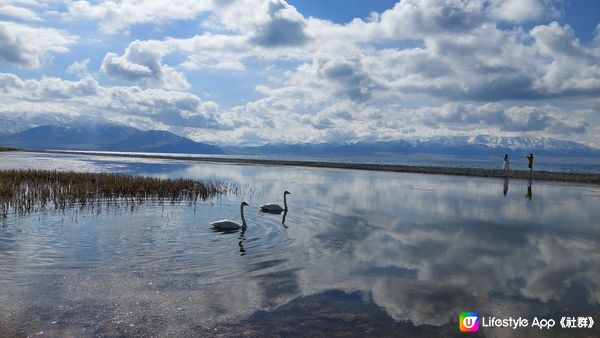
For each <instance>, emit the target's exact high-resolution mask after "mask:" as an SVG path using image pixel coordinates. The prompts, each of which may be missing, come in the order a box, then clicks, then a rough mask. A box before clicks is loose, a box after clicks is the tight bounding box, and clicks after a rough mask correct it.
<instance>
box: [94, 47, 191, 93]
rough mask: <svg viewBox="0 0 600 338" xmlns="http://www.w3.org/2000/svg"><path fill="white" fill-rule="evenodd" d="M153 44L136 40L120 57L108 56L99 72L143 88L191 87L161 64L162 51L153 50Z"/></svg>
mask: <svg viewBox="0 0 600 338" xmlns="http://www.w3.org/2000/svg"><path fill="white" fill-rule="evenodd" d="M155 45H156V44H152V43H142V42H140V41H137V40H136V41H134V42H132V43H131V44H130V45H129V47H127V49H126V50H125V53H124V54H123V56H118V55H116V54H114V53H107V54H106V56H105V57H104V60H103V61H102V66H101V70H102V71H103V72H104V73H106V74H107V75H109V76H111V77H115V78H119V79H122V80H126V81H133V82H137V83H140V84H142V85H144V86H149V87H158V88H164V89H168V90H187V89H189V88H190V85H189V83H188V82H187V80H186V79H185V77H184V75H183V74H182V73H181V72H178V71H177V70H175V69H174V68H172V67H170V66H168V65H163V64H162V63H161V61H162V57H163V55H164V54H165V52H164V51H162V50H161V49H160V48H154V47H155ZM161 46H163V45H160V46H159V47H161Z"/></svg>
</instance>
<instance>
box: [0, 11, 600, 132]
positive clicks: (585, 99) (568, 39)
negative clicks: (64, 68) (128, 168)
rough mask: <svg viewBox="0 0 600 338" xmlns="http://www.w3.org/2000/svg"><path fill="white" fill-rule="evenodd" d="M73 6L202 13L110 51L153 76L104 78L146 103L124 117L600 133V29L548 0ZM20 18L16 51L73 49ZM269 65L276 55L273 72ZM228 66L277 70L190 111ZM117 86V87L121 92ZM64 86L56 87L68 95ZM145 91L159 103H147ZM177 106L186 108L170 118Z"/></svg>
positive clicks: (283, 127)
mask: <svg viewBox="0 0 600 338" xmlns="http://www.w3.org/2000/svg"><path fill="white" fill-rule="evenodd" d="M68 8H69V11H70V12H69V15H70V17H71V18H72V19H73V18H74V19H89V20H94V21H95V22H97V23H98V24H99V25H100V27H101V28H102V29H103V30H104V31H105V32H107V33H110V34H113V33H116V32H121V31H124V30H127V29H128V27H130V26H131V25H136V24H141V23H146V24H155V26H160V25H161V24H163V23H168V22H173V21H176V20H188V19H192V18H194V19H198V21H194V23H195V24H197V27H198V32H191V34H190V36H189V37H188V36H186V37H178V36H177V35H173V36H170V37H167V38H164V39H162V40H145V41H138V40H134V41H132V42H130V43H129V45H128V46H127V47H126V48H125V49H124V50H109V51H108V52H107V53H106V54H105V55H104V58H103V60H102V64H101V67H100V68H101V69H100V70H101V71H102V72H103V73H104V74H106V75H108V76H109V77H111V78H113V79H118V80H121V81H124V82H125V83H127V84H129V83H130V84H136V85H139V86H140V87H141V88H143V89H140V88H138V90H139V91H140V92H135V91H132V90H131V88H137V87H103V86H101V85H99V84H98V85H97V86H98V88H100V89H99V90H100V94H96V95H99V96H102V95H104V96H102V97H104V100H108V101H110V102H111V104H113V105H117V106H119V107H126V106H127V102H128V101H131V102H132V103H131V105H132V111H133V112H134V113H131V114H125V115H124V116H126V117H124V118H123V119H124V120H127V121H130V123H134V122H133V121H139V122H140V123H142V121H146V122H144V123H145V125H148V121H153V122H152V123H162V125H161V128H162V127H164V126H165V125H169V124H168V123H173V126H175V125H177V126H180V127H181V126H183V125H184V122H185V121H188V120H194V119H198V118H199V119H200V120H206V121H213V122H211V123H213V124H214V125H215V126H217V127H215V128H217V129H218V128H221V130H215V131H214V133H209V134H205V133H203V130H196V129H195V128H196V127H195V125H202V123H199V122H198V123H197V122H194V123H192V124H193V125H192V126H190V127H189V128H188V129H186V131H187V132H188V133H190V135H203V136H202V137H206V138H211V139H212V140H216V141H223V140H228V141H229V140H231V142H238V141H251V142H263V141H264V142H267V141H288V142H307V141H331V140H359V139H369V140H377V139H381V140H384V139H393V138H400V137H403V136H406V135H418V134H421V135H441V134H461V133H466V132H473V133H478V132H481V133H491V134H494V133H495V134H520V133H525V134H527V133H529V134H543V133H546V134H549V135H550V136H556V137H567V138H572V139H578V140H584V139H587V140H588V141H590V140H592V139H594V136H592V135H589V133H591V132H592V131H593V130H595V129H593V127H594V123H593V122H590V121H593V120H590V114H589V111H590V110H592V109H593V107H592V105H593V103H594V102H595V101H594V99H595V98H596V97H597V93H598V92H600V67H599V66H598V65H599V64H600V42H598V41H600V40H598V39H599V38H598V36H599V35H600V34H598V33H597V32H596V37H595V40H594V41H592V42H591V43H589V44H582V43H580V42H579V41H578V40H577V38H576V36H575V34H574V32H573V30H572V29H571V28H570V27H569V26H566V25H561V24H558V23H555V22H552V23H547V24H538V25H537V26H535V27H534V28H532V29H530V30H527V29H525V28H524V26H521V24H522V23H523V22H526V21H529V22H535V23H540V22H541V21H542V20H547V19H548V18H550V17H552V16H553V15H555V14H556V9H555V7H554V5H553V4H552V3H551V2H549V1H545V0H544V1H542V0H523V1H496V0H477V1H462V0H446V1H441V0H403V1H399V2H397V3H396V4H395V6H393V7H392V8H390V9H388V10H387V11H384V12H383V13H380V14H373V15H371V16H370V17H369V18H368V19H366V20H363V19H354V20H352V21H351V22H349V23H346V24H336V23H333V22H331V21H327V20H322V19H316V18H306V17H304V16H303V15H302V14H301V13H299V12H298V11H297V10H296V9H295V8H294V7H292V6H290V5H289V4H287V3H286V2H284V1H275V0H269V1H261V0H239V1H202V2H191V1H189V2H188V1H178V2H175V3H165V2H160V1H151V0H142V1H112V2H102V3H93V2H88V1H78V2H74V3H71V4H69V6H68ZM200 21H202V22H200ZM9 25H12V26H11V27H12V31H13V32H12V33H11V34H8V33H5V32H8V30H6V29H4V30H1V29H2V28H1V27H0V41H3V42H4V44H5V45H6V46H7V48H2V49H1V50H0V52H2V53H3V54H1V55H2V57H3V58H4V59H5V60H12V61H10V62H13V63H16V64H19V65H21V66H22V67H30V68H34V67H39V66H40V65H41V64H42V61H43V60H44V59H45V57H47V56H48V55H53V54H56V53H59V52H65V51H67V50H68V49H67V48H66V46H67V45H68V44H66V43H63V44H62V46H63V47H62V48H63V49H60V48H59V47H56V46H61V44H60V43H58V44H57V43H53V44H51V45H49V46H47V47H46V48H47V51H46V52H45V53H42V52H40V51H41V50H43V48H42V49H39V48H26V47H24V46H22V44H23V42H22V40H20V39H17V38H16V37H17V36H19V35H17V34H16V33H15V32H14V31H16V29H15V28H14V27H25V26H23V25H20V24H15V23H9ZM54 31H55V32H58V33H62V32H60V31H57V30H54ZM3 33H5V34H4V35H3ZM165 34H168V32H165ZM194 34H196V35H194ZM63 35H64V34H63ZM125 42H127V40H125ZM52 48H55V49H52ZM56 48H58V49H56ZM15 51H17V52H15ZM78 58H79V59H81V57H78ZM81 62H83V61H81ZM167 63H168V64H167ZM257 64H268V65H269V66H268V67H265V69H262V70H260V76H258V74H257V73H258V71H257V70H256V65H257ZM291 64H294V66H293V67H294V68H292V66H290V65H291ZM223 69H227V70H229V71H237V72H248V73H249V74H244V75H243V76H244V77H248V78H252V77H255V78H260V79H266V80H265V81H264V82H263V83H259V84H258V86H256V84H254V83H253V84H252V87H254V86H256V93H253V94H258V95H259V98H258V99H254V101H253V102H248V103H245V104H243V105H239V106H233V107H231V106H230V107H219V108H218V109H208V108H206V107H204V108H203V104H201V103H195V104H193V105H195V106H194V107H195V108H194V109H192V110H187V109H184V108H183V106H185V104H184V102H188V101H186V100H187V99H190V97H187V99H183V98H182V97H181V96H177V95H175V94H173V93H174V91H182V92H183V91H193V92H198V93H200V92H204V91H208V90H207V89H208V88H209V87H210V85H211V83H210V79H212V77H213V76H214V77H217V78H218V77H219V76H220V72H219V71H220V70H223ZM68 73H70V74H72V75H77V76H79V77H80V78H81V79H82V80H83V79H85V78H88V77H89V72H88V71H87V63H80V62H76V63H74V64H72V65H71V66H69V68H68ZM198 74H202V76H205V78H206V79H208V81H207V82H206V83H201V84H200V85H199V86H198V88H192V87H191V85H190V84H189V83H188V80H187V78H190V79H191V78H192V77H193V76H197V75H198ZM203 78H204V77H203ZM118 83H121V82H118ZM196 83H198V82H194V84H196ZM59 87H60V86H59ZM116 88H121V89H120V90H117V89H116ZM123 88H128V89H126V90H125V89H123ZM153 90H157V92H153ZM107 92H110V93H111V95H116V98H113V97H111V98H110V99H108V98H107V97H106V95H105V93H107ZM141 92H143V93H145V94H141ZM61 93H62V92H60V91H59V92H58V93H57V94H56V95H63V96H64V95H65V94H64V93H63V94H61ZM164 93H169V95H175V96H176V97H178V98H179V100H181V101H178V103H177V104H175V103H173V102H167V101H164V100H162V99H161V100H158V99H157V100H154V99H153V97H148V96H147V95H150V94H151V95H157V96H158V97H160V98H162V97H163V96H162V95H163V94H164ZM181 95H184V96H185V95H191V96H192V97H195V99H193V100H192V101H189V102H197V101H195V100H196V99H197V100H199V99H198V97H197V96H196V95H194V94H191V93H181ZM248 96H251V95H248ZM144 100H148V101H149V102H150V103H151V104H150V106H151V107H152V108H148V109H149V110H147V109H144V108H143V107H144ZM548 100H555V101H554V102H552V104H549V103H548V102H549V101H548ZM233 101H235V102H239V101H237V98H236V100H230V102H233ZM117 102H118V103H117ZM490 102H491V103H490ZM555 102H556V104H555ZM590 102H591V103H590ZM182 104H183V106H181V105H182ZM596 104H597V103H596ZM91 106H92V107H96V106H97V104H96V103H93V104H92V105H91ZM559 106H560V107H561V108H560V109H559V108H557V107H559ZM158 107H162V108H158ZM167 107H170V108H167ZM111 109H112V108H111ZM169 109H171V111H172V112H174V113H171V114H172V115H173V116H176V118H169V117H168V113H167V111H168V110H169ZM152 111H161V113H156V114H152V113H151V112H152ZM209 111H210V112H209ZM567 111H571V112H572V113H570V114H569V113H566V112H567ZM135 112H137V113H135ZM200 112H201V113H200ZM134 115H135V116H136V117H135V118H133V117H130V116H134ZM140 116H143V118H139V117H140ZM171 117H172V116H171ZM186 118H187V120H186ZM211 119H212V120H211ZM215 121H216V122H215ZM208 124H210V123H207V124H206V125H208ZM223 128H230V129H231V128H233V129H234V130H228V131H227V132H224V131H223V130H222V129H223ZM586 132H587V133H588V134H586ZM594 140H595V139H594ZM593 142H596V143H598V140H595V141H593ZM588 143H589V142H588ZM598 144H600V143H598Z"/></svg>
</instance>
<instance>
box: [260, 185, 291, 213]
mask: <svg viewBox="0 0 600 338" xmlns="http://www.w3.org/2000/svg"><path fill="white" fill-rule="evenodd" d="M288 194H289V195H291V194H292V193H291V192H289V191H287V190H286V191H285V192H284V193H283V205H284V207H283V208H282V207H281V206H279V204H274V203H272V204H264V205H261V206H260V211H262V212H272V213H278V214H279V213H281V212H282V211H284V210H287V209H288V207H287V199H286V195H288Z"/></svg>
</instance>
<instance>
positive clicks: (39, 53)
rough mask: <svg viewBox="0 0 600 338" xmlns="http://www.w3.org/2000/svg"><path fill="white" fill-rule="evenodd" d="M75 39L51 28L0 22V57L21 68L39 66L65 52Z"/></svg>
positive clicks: (75, 37) (76, 38)
mask: <svg viewBox="0 0 600 338" xmlns="http://www.w3.org/2000/svg"><path fill="white" fill-rule="evenodd" d="M77 40H78V37H77V36H74V35H69V34H67V33H65V32H63V31H60V30H56V29H53V28H34V27H30V26H26V25H23V24H19V23H14V22H0V58H2V59H3V60H5V61H7V62H9V63H13V64H15V65H17V66H19V67H22V68H34V69H35V68H40V67H41V65H42V63H43V62H44V61H46V60H47V59H49V58H50V57H52V56H53V55H55V54H62V53H67V52H68V51H69V48H68V46H69V45H72V44H73V43H75V42H76V41H77Z"/></svg>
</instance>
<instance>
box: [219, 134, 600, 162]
mask: <svg viewBox="0 0 600 338" xmlns="http://www.w3.org/2000/svg"><path fill="white" fill-rule="evenodd" d="M223 149H224V150H225V151H226V152H227V153H232V154H241V155H267V154H277V155H302V156H346V155H353V156H386V155H411V154H435V155H451V156H460V157H480V156H499V154H500V155H503V154H505V153H507V154H509V156H511V157H512V156H519V157H520V156H524V154H528V153H534V154H535V155H542V156H559V157H592V158H600V149H596V148H592V147H588V146H586V145H583V144H580V143H577V142H573V141H563V140H557V139H552V138H547V137H498V136H489V135H479V136H444V137H429V138H410V139H405V140H397V141H391V142H353V143H318V144H282V143H278V144H267V145H263V146H255V147H224V148H223Z"/></svg>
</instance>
